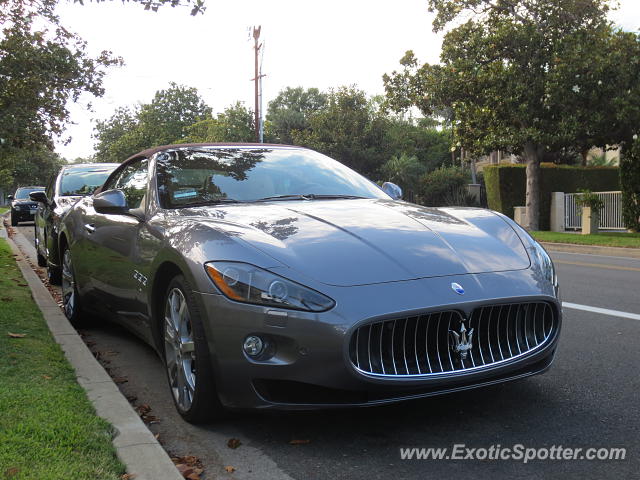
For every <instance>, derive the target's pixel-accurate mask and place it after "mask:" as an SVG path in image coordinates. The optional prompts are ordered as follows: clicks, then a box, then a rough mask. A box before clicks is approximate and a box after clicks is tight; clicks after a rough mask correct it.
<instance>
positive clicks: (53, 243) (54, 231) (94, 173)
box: [30, 163, 119, 285]
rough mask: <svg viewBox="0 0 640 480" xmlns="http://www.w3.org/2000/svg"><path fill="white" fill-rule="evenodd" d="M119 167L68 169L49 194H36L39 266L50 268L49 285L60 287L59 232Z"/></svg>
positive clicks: (54, 181) (90, 165) (56, 178)
mask: <svg viewBox="0 0 640 480" xmlns="http://www.w3.org/2000/svg"><path fill="white" fill-rule="evenodd" d="M118 165H119V164H117V163H86V164H78V165H68V166H66V167H63V168H62V169H61V170H60V171H59V172H58V173H57V174H56V175H54V176H53V177H52V178H51V180H50V181H49V184H48V185H47V188H46V190H45V191H43V190H44V187H42V190H40V191H37V192H33V195H31V196H30V197H31V199H32V200H33V201H36V202H38V208H37V211H36V214H35V224H36V226H35V230H36V231H35V244H36V252H37V253H38V265H39V266H40V267H47V275H48V277H49V282H50V283H53V284H56V285H57V284H59V283H60V258H59V255H58V231H59V229H60V220H61V219H62V217H63V216H64V214H65V213H66V212H67V211H68V210H69V209H70V208H71V207H72V206H73V205H74V204H75V203H76V202H77V201H78V200H80V199H81V198H82V197H85V196H87V195H91V194H92V193H93V191H94V190H95V189H96V188H98V187H100V186H101V185H102V184H103V183H104V181H105V180H106V179H107V177H108V176H109V174H110V173H111V172H112V171H113V170H115V168H116V167H117V166H118Z"/></svg>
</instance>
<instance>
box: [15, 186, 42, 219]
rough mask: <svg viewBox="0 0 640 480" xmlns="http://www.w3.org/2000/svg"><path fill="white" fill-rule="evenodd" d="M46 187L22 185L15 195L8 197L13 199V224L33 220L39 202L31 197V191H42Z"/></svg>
mask: <svg viewBox="0 0 640 480" xmlns="http://www.w3.org/2000/svg"><path fill="white" fill-rule="evenodd" d="M43 190H44V187H20V188H18V189H17V190H16V193H15V194H14V195H9V196H8V197H7V198H8V199H9V200H11V225H12V226H14V227H15V226H16V225H18V223H19V222H31V221H33V215H34V214H35V212H36V208H38V204H37V203H35V202H34V201H33V200H31V198H30V197H29V194H30V193H31V192H42V191H43Z"/></svg>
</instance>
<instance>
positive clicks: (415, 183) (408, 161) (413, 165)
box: [380, 153, 427, 198]
mask: <svg viewBox="0 0 640 480" xmlns="http://www.w3.org/2000/svg"><path fill="white" fill-rule="evenodd" d="M380 170H381V172H382V174H383V175H384V178H385V179H386V180H387V181H389V182H393V183H396V184H398V185H399V186H400V187H401V188H402V190H403V192H404V193H405V198H410V197H411V196H413V194H415V193H416V192H417V191H418V188H419V186H420V178H421V177H422V176H423V175H424V174H425V173H426V171H427V170H426V168H425V166H424V165H423V164H422V163H421V162H420V161H419V160H418V157H415V156H413V157H410V156H408V155H406V154H404V153H403V154H401V155H399V156H393V157H391V160H389V161H388V162H387V163H385V164H384V165H382V168H381V169H380ZM407 194H408V195H407Z"/></svg>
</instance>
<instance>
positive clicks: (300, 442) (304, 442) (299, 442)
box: [289, 440, 311, 445]
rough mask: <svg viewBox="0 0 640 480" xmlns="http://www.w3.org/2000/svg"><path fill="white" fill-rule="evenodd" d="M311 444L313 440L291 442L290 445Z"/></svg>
mask: <svg viewBox="0 0 640 480" xmlns="http://www.w3.org/2000/svg"><path fill="white" fill-rule="evenodd" d="M308 443H311V440H291V441H290V442H289V445H306V444H308Z"/></svg>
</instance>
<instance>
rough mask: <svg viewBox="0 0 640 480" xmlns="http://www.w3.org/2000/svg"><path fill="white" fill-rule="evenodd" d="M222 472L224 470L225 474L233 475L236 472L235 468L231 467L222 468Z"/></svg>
mask: <svg viewBox="0 0 640 480" xmlns="http://www.w3.org/2000/svg"><path fill="white" fill-rule="evenodd" d="M224 470H225V471H226V472H227V473H233V472H235V471H236V469H235V467H232V466H231V465H227V466H226V467H224Z"/></svg>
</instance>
